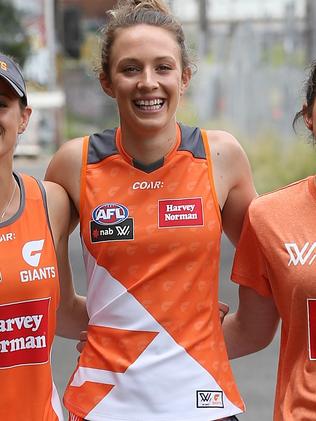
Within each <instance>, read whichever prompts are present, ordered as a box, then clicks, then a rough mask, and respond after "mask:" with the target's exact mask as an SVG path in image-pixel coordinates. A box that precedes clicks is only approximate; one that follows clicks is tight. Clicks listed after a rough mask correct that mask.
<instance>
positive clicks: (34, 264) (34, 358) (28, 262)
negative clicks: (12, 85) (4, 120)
mask: <svg viewBox="0 0 316 421" xmlns="http://www.w3.org/2000/svg"><path fill="white" fill-rule="evenodd" d="M15 177H16V180H17V182H18V184H19V187H20V197H21V204H20V208H19V210H18V212H17V214H16V215H14V216H13V217H12V218H11V219H9V220H7V221H5V222H3V223H1V224H0V384H1V394H0V419H1V420H10V421H21V420H25V421H57V420H59V421H60V420H62V419H63V418H62V410H61V405H60V401H59V398H58V395H57V392H56V389H55V386H54V384H53V380H52V374H51V362H50V352H51V346H52V342H53V338H54V333H55V324H56V320H55V318H56V316H55V314H56V308H57V305H58V301H59V281H58V273H57V262H56V256H55V249H54V244H53V239H52V235H51V231H50V226H49V222H48V216H47V210H46V201H45V192H44V188H43V186H42V185H41V184H39V182H37V181H36V180H35V179H33V178H32V177H29V176H25V175H23V176H21V175H15Z"/></svg>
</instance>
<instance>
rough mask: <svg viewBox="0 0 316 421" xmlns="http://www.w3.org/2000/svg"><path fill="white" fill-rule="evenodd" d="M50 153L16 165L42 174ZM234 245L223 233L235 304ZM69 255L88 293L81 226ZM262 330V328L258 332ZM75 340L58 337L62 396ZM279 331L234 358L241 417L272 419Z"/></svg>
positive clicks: (79, 286)
mask: <svg viewBox="0 0 316 421" xmlns="http://www.w3.org/2000/svg"><path fill="white" fill-rule="evenodd" d="M48 162H49V157H47V156H43V157H41V158H37V159H25V158H16V160H15V168H16V169H17V170H18V171H21V172H26V173H28V174H31V175H35V176H37V177H39V178H43V176H44V172H45V168H46V166H47V163H48ZM232 256H233V248H232V247H231V246H230V244H229V242H228V241H227V239H226V238H225V237H224V238H223V241H222V254H221V273H220V299H221V300H222V301H224V302H226V303H228V304H229V305H230V308H231V310H234V309H235V308H236V299H237V294H238V291H237V286H236V285H234V284H233V283H232V282H230V280H229V279H230V269H231V263H232ZM70 259H71V264H72V268H73V275H74V279H75V285H76V290H77V291H78V292H79V293H80V294H85V291H86V287H85V271H84V268H83V263H82V258H81V246H80V238H79V234H78V230H76V231H75V232H74V233H73V234H72V236H71V239H70ZM258 334H260V332H258ZM75 344H76V342H75V341H71V340H66V339H63V338H58V337H56V339H55V342H54V349H53V353H52V362H53V370H54V381H55V384H56V387H57V389H58V390H59V393H60V396H62V393H63V391H64V389H65V386H66V383H67V381H68V379H69V377H70V375H71V373H72V371H73V369H74V367H75V365H76V359H77V357H78V353H77V351H76V349H75ZM278 347H279V333H278V334H277V336H276V338H275V339H274V341H273V342H272V344H271V345H270V346H269V347H268V348H266V349H265V350H263V351H261V352H259V353H257V354H255V355H251V356H247V357H243V358H240V359H237V360H234V361H232V368H233V371H234V374H235V378H236V381H237V384H238V386H239V389H240V392H241V394H242V396H243V398H244V401H245V403H246V406H247V412H246V413H245V414H243V415H240V416H239V419H240V421H271V420H272V408H273V395H274V385H275V379H276V374H275V373H276V368H277V355H278Z"/></svg>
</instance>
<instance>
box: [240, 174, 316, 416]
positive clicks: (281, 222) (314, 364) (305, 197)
mask: <svg viewBox="0 0 316 421" xmlns="http://www.w3.org/2000/svg"><path fill="white" fill-rule="evenodd" d="M315 200H316V188H315V184H314V178H313V177H309V178H307V179H304V180H301V181H298V182H296V183H293V184H291V185H289V186H287V187H285V188H283V189H280V190H278V191H275V192H273V193H269V194H266V195H263V196H261V197H259V198H257V199H256V200H254V201H253V202H252V204H251V205H250V208H249V211H248V215H247V216H246V218H245V222H244V228H243V232H242V235H241V238H240V241H239V244H238V247H237V252H236V256H235V261H234V265H233V271H232V279H233V280H234V281H235V282H237V283H239V284H241V285H245V286H247V287H250V288H253V289H255V290H256V291H257V292H258V293H259V294H261V295H263V296H273V298H274V301H275V304H276V306H277V308H278V311H279V314H280V317H281V319H282V329H281V345H280V355H279V368H278V379H277V388H276V397H275V409H274V421H307V420H314V419H315V418H316V393H315V384H316V271H315V267H316V238H315V237H316V230H315V221H316V206H315V204H316V203H315ZM249 317H251V315H249ZM256 381H258V379H257V378H256V379H255V378H254V382H256ZM259 381H260V379H259Z"/></svg>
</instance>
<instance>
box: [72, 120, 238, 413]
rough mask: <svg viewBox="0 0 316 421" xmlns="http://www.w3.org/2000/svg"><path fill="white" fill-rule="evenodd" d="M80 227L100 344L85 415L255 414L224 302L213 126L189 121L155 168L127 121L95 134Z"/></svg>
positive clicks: (75, 409) (78, 393)
mask: <svg viewBox="0 0 316 421" xmlns="http://www.w3.org/2000/svg"><path fill="white" fill-rule="evenodd" d="M80 226H81V236H82V244H83V253H84V260H85V266H86V270H87V275H88V293H87V308H88V313H89V318H90V322H89V328H88V341H87V344H86V346H85V348H84V351H83V352H82V354H81V356H80V359H79V362H78V367H77V369H76V370H75V373H74V375H73V377H72V379H71V380H70V382H69V385H68V387H67V390H66V393H65V396H64V403H65V406H66V407H67V408H68V409H69V411H70V412H71V413H72V414H73V419H78V418H76V416H77V417H82V418H85V419H87V420H93V421H99V420H100V421H101V420H110V419H113V420H116V421H123V420H125V421H126V420H129V421H193V420H195V421H210V420H215V419H218V418H222V417H226V416H229V415H233V414H237V413H240V412H242V411H243V402H242V400H241V398H240V396H239V393H238V391H237V388H236V385H235V382H234V379H233V376H232V372H231V369H230V365H229V362H228V359H227V354H226V349H225V344H224V340H223V335H222V330H221V324H220V320H219V309H218V269H219V251H220V237H221V219H220V211H219V208H218V203H217V198H216V193H215V188H214V183H213V176H212V167H211V160H210V156H209V149H208V141H207V135H206V132H205V131H200V129H198V128H194V129H193V128H189V127H185V126H177V142H176V146H175V147H174V149H173V150H172V151H171V152H170V153H169V154H168V155H167V156H166V157H164V159H162V160H160V161H158V162H156V163H154V164H152V165H150V166H143V165H141V164H140V163H139V162H135V161H133V160H132V159H131V158H130V157H129V156H128V155H127V153H126V152H125V151H124V149H123V147H122V143H121V132H120V129H112V130H106V131H105V132H103V133H101V134H96V135H92V136H90V138H85V139H84V148H83V164H82V174H81V205H80Z"/></svg>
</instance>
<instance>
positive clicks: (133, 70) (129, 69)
mask: <svg viewBox="0 0 316 421" xmlns="http://www.w3.org/2000/svg"><path fill="white" fill-rule="evenodd" d="M137 71H138V68H137V67H135V66H128V67H125V68H124V70H123V72H124V73H136V72H137Z"/></svg>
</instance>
